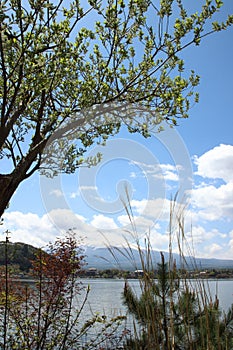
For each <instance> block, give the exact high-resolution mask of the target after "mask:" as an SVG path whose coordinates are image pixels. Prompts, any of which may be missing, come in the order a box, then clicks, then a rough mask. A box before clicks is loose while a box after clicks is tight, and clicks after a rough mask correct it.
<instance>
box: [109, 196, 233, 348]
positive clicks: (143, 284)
mask: <svg viewBox="0 0 233 350" xmlns="http://www.w3.org/2000/svg"><path fill="white" fill-rule="evenodd" d="M177 208H178V210H177ZM125 210H126V212H127V215H128V217H129V220H130V223H131V226H132V231H131V236H132V238H133V243H134V246H135V245H136V248H137V251H138V253H139V256H140V266H137V264H136V261H135V257H134V254H133V249H132V248H131V246H132V245H131V243H130V242H129V241H128V240H126V248H127V249H126V248H122V249H121V248H112V247H111V246H109V250H110V252H111V253H112V255H113V257H116V256H117V254H116V251H117V252H118V253H119V252H120V253H121V254H123V255H124V257H125V258H127V259H128V260H129V261H130V262H131V264H132V267H133V268H134V269H135V270H137V269H141V270H142V271H143V273H142V274H141V277H140V279H139V283H140V295H138V294H136V293H135V291H134V290H133V289H132V288H131V286H130V282H129V281H128V280H126V281H125V288H124V292H123V297H122V298H123V302H124V304H125V305H126V307H127V309H128V313H129V314H130V315H131V317H133V320H134V329H133V331H132V332H131V336H130V338H129V339H128V340H127V342H126V344H125V345H124V349H128V350H204V349H205V350H223V349H224V350H230V349H233V305H232V306H231V308H230V309H229V311H228V312H227V313H225V312H223V311H222V310H221V309H220V307H219V300H218V295H215V297H214V298H213V297H212V295H211V293H210V289H209V285H208V281H207V280H206V279H205V280H203V278H200V275H199V272H200V270H199V267H198V266H197V264H196V260H195V256H194V255H193V252H194V249H193V246H190V243H189V242H190V239H189V240H188V239H187V237H186V234H185V228H184V226H185V225H184V210H183V209H181V210H180V206H179V205H178V204H177V203H176V200H174V201H171V207H170V223H169V227H168V232H167V234H168V236H169V246H168V251H169V259H168V261H165V258H164V254H163V253H162V252H161V254H160V256H161V259H160V261H155V257H154V256H153V249H152V247H151V243H150V232H149V234H148V235H147V236H146V238H145V240H144V244H143V245H142V243H141V241H140V236H139V235H138V233H137V227H136V223H135V220H134V216H133V214H132V208H131V206H130V202H127V203H126V204H125ZM174 246H176V249H178V254H179V260H180V261H179V266H180V268H179V269H178V268H177V262H176V261H175V259H174V258H173V256H174V255H173V247H174ZM176 253H177V251H176ZM186 256H189V260H188V261H187V259H186ZM190 258H191V259H190ZM190 269H191V270H192V271H193V275H192V278H190V273H188V271H189V270H190ZM181 271H182V273H181ZM185 271H187V273H185Z"/></svg>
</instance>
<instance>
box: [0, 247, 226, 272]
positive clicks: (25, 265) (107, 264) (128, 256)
mask: <svg viewBox="0 0 233 350" xmlns="http://www.w3.org/2000/svg"><path fill="white" fill-rule="evenodd" d="M83 249H84V252H85V255H86V258H85V261H86V262H87V268H90V267H95V268H97V269H98V270H106V269H113V268H116V269H122V270H129V271H134V270H135V269H140V268H141V260H140V255H139V252H138V251H137V250H136V249H133V248H132V249H131V248H117V247H110V249H109V248H96V247H93V246H85V247H83ZM110 250H111V251H112V253H111V252H110ZM37 252H38V248H35V247H33V246H32V245H30V244H25V243H22V242H17V243H12V242H9V243H8V258H7V260H8V263H9V264H16V265H18V266H19V269H20V270H21V271H25V272H27V271H28V270H29V269H30V268H31V266H32V261H33V260H34V259H35V256H36V254H37ZM163 254H164V258H165V260H166V261H168V260H169V253H167V252H163ZM151 256H152V258H153V265H154V267H155V268H156V265H157V263H160V261H161V255H160V252H159V251H155V250H154V251H152V252H151ZM172 256H173V260H174V261H175V262H176V266H177V268H181V267H182V261H181V258H180V256H179V254H175V253H173V255H172ZM185 259H186V266H185V267H186V268H187V266H188V268H189V269H190V270H191V269H194V268H198V269H211V268H212V269H227V268H230V269H233V260H227V259H225V260H224V259H204V258H193V257H186V258H185ZM5 261H6V260H5V242H4V241H2V242H0V265H4V264H5Z"/></svg>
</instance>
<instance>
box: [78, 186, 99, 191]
mask: <svg viewBox="0 0 233 350" xmlns="http://www.w3.org/2000/svg"><path fill="white" fill-rule="evenodd" d="M79 189H80V191H97V189H98V188H97V186H80V187H79Z"/></svg>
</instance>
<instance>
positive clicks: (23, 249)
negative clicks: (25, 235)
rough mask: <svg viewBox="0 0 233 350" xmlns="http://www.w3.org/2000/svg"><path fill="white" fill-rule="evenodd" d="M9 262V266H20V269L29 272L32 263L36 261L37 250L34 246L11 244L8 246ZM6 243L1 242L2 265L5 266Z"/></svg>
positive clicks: (0, 256)
mask: <svg viewBox="0 0 233 350" xmlns="http://www.w3.org/2000/svg"><path fill="white" fill-rule="evenodd" d="M7 249H8V254H7V262H8V264H9V265H18V266H19V269H20V270H21V271H24V272H28V271H29V269H30V268H31V266H32V263H31V261H32V260H34V259H35V255H36V252H37V251H38V249H37V248H35V247H33V246H32V245H29V244H25V243H21V242H17V243H11V242H9V243H8V245H7ZM5 262H6V254H5V242H0V265H5Z"/></svg>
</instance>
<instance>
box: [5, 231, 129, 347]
mask: <svg viewBox="0 0 233 350" xmlns="http://www.w3.org/2000/svg"><path fill="white" fill-rule="evenodd" d="M8 244H9V241H8V239H6V242H5V248H6V253H8V250H7V248H8ZM6 256H7V254H6ZM84 258H85V256H84V255H83V251H82V248H81V247H80V246H79V242H78V241H77V239H76V237H75V235H74V233H73V232H72V230H70V231H69V232H68V234H67V235H66V236H65V237H64V238H62V239H57V240H56V241H55V243H53V244H48V246H47V249H46V250H42V249H38V250H37V256H36V258H35V259H34V260H33V262H32V265H33V267H32V270H33V273H34V283H33V284H29V283H25V284H24V283H22V284H20V283H16V282H14V281H13V280H11V278H10V272H9V270H8V269H7V267H8V263H7V258H6V264H5V270H4V271H3V273H2V275H1V273H0V282H1V283H0V309H1V311H2V312H1V315H0V323H1V328H0V347H1V349H4V350H6V349H25V350H35V349H37V350H42V349H61V350H65V349H83V350H85V349H96V350H97V349H104V348H105V347H104V346H103V344H105V343H106V342H109V343H110V344H112V348H114V349H115V348H116V349H117V346H116V345H117V344H118V343H121V342H122V338H123V337H125V332H124V330H121V329H119V327H120V325H121V323H122V321H123V320H124V319H125V317H124V316H116V317H113V318H111V319H110V318H108V317H107V316H105V315H103V316H101V315H99V314H92V315H91V316H90V318H87V315H86V314H85V312H86V311H87V309H84V307H85V304H86V301H87V297H88V295H89V291H90V287H89V286H88V287H87V288H85V287H84V286H83V285H82V283H81V282H80V278H79V277H80V274H81V273H82V269H83V266H84V265H85V261H84ZM0 272H1V271H0ZM83 314H84V316H83ZM2 325H3V327H2ZM88 332H90V333H91V336H90V334H88Z"/></svg>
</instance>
